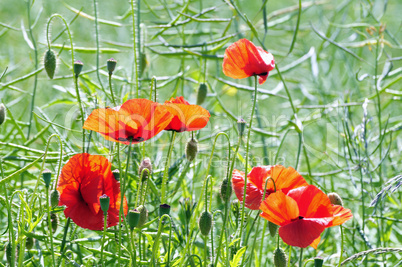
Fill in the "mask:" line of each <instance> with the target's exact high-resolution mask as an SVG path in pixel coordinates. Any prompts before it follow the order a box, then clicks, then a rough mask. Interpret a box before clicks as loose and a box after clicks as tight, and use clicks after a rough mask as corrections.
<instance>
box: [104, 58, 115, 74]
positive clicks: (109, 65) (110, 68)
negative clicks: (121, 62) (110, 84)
mask: <svg viewBox="0 0 402 267" xmlns="http://www.w3.org/2000/svg"><path fill="white" fill-rule="evenodd" d="M116 64H117V61H116V59H114V58H110V59H108V60H107V62H106V65H107V70H108V71H109V75H112V74H113V71H114V69H115V68H116Z"/></svg>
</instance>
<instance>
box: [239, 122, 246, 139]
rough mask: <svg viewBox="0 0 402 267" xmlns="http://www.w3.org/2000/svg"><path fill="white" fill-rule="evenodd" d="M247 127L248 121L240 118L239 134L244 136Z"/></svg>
mask: <svg viewBox="0 0 402 267" xmlns="http://www.w3.org/2000/svg"><path fill="white" fill-rule="evenodd" d="M245 129H246V121H245V120H243V119H242V118H240V119H239V120H238V121H237V130H238V131H239V136H240V137H242V136H243V134H244V130H245Z"/></svg>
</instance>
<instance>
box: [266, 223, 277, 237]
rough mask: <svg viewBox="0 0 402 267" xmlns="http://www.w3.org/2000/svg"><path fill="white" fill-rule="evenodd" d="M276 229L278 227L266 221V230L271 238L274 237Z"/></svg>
mask: <svg viewBox="0 0 402 267" xmlns="http://www.w3.org/2000/svg"><path fill="white" fill-rule="evenodd" d="M278 228H279V226H278V225H276V224H274V223H273V222H270V221H268V230H269V234H270V235H271V236H272V237H275V235H276V233H277V232H278Z"/></svg>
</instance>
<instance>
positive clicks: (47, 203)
mask: <svg viewBox="0 0 402 267" xmlns="http://www.w3.org/2000/svg"><path fill="white" fill-rule="evenodd" d="M46 207H47V208H46V210H47V228H48V231H49V236H50V249H51V251H52V252H53V251H54V246H53V229H52V222H51V216H50V205H49V188H48V187H46ZM50 254H52V262H53V266H56V260H55V257H54V253H50Z"/></svg>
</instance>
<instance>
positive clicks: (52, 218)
mask: <svg viewBox="0 0 402 267" xmlns="http://www.w3.org/2000/svg"><path fill="white" fill-rule="evenodd" d="M50 223H51V225H52V231H53V233H54V232H56V230H57V226H58V224H59V217H57V214H56V213H52V214H50Z"/></svg>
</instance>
